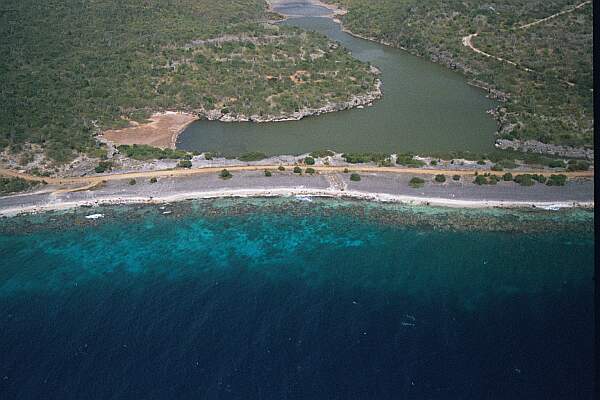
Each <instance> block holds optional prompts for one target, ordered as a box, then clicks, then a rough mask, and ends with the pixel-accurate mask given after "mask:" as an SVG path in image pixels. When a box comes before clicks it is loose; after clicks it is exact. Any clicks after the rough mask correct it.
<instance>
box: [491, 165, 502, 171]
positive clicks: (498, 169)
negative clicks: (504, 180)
mask: <svg viewBox="0 0 600 400" xmlns="http://www.w3.org/2000/svg"><path fill="white" fill-rule="evenodd" d="M491 169H492V171H504V168H503V167H502V165H500V164H494V165H492V168H491Z"/></svg>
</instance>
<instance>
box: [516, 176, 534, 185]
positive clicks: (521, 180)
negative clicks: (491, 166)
mask: <svg viewBox="0 0 600 400" xmlns="http://www.w3.org/2000/svg"><path fill="white" fill-rule="evenodd" d="M513 181H515V182H516V183H518V184H519V185H521V186H533V185H535V181H534V179H533V177H532V175H531V174H522V175H516V176H515V177H514V178H513Z"/></svg>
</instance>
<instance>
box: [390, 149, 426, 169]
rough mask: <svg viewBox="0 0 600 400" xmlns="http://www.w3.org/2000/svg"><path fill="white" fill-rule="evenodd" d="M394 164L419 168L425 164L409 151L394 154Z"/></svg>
mask: <svg viewBox="0 0 600 400" xmlns="http://www.w3.org/2000/svg"><path fill="white" fill-rule="evenodd" d="M396 164H398V165H404V166H407V167H413V168H419V167H422V166H424V165H425V163H424V162H423V161H421V160H416V159H415V156H414V155H413V154H411V153H407V154H398V155H397V156H396Z"/></svg>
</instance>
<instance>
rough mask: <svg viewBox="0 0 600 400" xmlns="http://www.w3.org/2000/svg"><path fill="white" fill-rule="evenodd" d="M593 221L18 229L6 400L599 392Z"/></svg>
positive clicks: (76, 216) (46, 222)
mask: <svg viewBox="0 0 600 400" xmlns="http://www.w3.org/2000/svg"><path fill="white" fill-rule="evenodd" d="M165 211H172V213H171V214H168V215H164V214H162V213H163V212H165ZM96 212H100V213H104V214H105V217H104V218H103V219H100V220H97V221H91V220H86V219H85V218H84V215H85V214H86V213H87V214H92V213H96ZM592 225H593V220H592V217H591V214H590V213H589V212H583V211H577V212H561V213H557V214H543V213H542V214H539V213H523V214H519V213H516V212H514V211H513V212H511V214H508V213H506V212H501V211H494V210H489V211H469V212H464V211H451V210H443V209H433V208H425V207H423V208H406V207H404V208H403V207H400V206H391V205H389V206H376V205H372V204H369V203H362V202H345V201H324V200H315V201H314V202H311V203H309V202H299V201H293V200H214V201H201V202H192V203H181V204H176V205H167V206H166V209H165V210H161V209H159V208H158V206H137V207H113V208H108V207H107V208H100V209H99V210H89V211H87V212H86V211H85V210H83V211H77V212H68V213H66V214H64V215H62V214H47V215H42V216H33V217H18V218H16V219H11V220H2V221H0V260H2V261H1V265H2V266H1V268H0V327H1V329H0V354H2V357H0V398H2V399H15V398H19V399H42V398H43V399H90V398H97V399H108V398H119V399H159V398H160V399H163V398H194V399H398V398H414V399H423V398H426V399H456V398H461V399H481V398H494V399H505V398H506V399H508V398H522V399H549V398H564V399H586V398H590V397H591V389H592V386H591V385H592V383H591V382H592V354H593V351H592V339H593V315H592V273H593V272H592V266H593V250H594V247H593V236H592V233H591V226H592ZM521 230H524V232H521Z"/></svg>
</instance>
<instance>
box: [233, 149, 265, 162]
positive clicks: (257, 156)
mask: <svg viewBox="0 0 600 400" xmlns="http://www.w3.org/2000/svg"><path fill="white" fill-rule="evenodd" d="M265 158H267V155H266V154H264V153H260V152H257V151H253V152H250V153H246V154H242V155H241V156H239V157H238V160H240V161H245V162H248V161H260V160H264V159H265Z"/></svg>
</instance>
